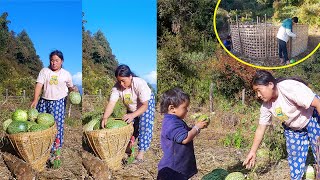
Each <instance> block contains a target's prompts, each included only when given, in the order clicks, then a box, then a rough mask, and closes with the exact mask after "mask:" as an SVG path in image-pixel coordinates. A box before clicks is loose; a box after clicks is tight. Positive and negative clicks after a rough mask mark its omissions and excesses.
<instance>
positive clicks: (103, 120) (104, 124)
mask: <svg viewBox="0 0 320 180" xmlns="http://www.w3.org/2000/svg"><path fill="white" fill-rule="evenodd" d="M107 121H108V118H102V121H101V127H102V129H104V127H105V126H106V124H107Z"/></svg>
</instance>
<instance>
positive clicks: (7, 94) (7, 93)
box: [6, 89, 9, 100]
mask: <svg viewBox="0 0 320 180" xmlns="http://www.w3.org/2000/svg"><path fill="white" fill-rule="evenodd" d="M8 96H9V92H8V89H6V100H8Z"/></svg>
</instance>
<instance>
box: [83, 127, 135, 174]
mask: <svg viewBox="0 0 320 180" xmlns="http://www.w3.org/2000/svg"><path fill="white" fill-rule="evenodd" d="M84 133H85V135H86V137H87V139H88V142H89V145H90V147H91V149H92V150H93V151H94V153H95V154H96V155H97V156H98V157H99V158H100V159H102V160H103V161H105V162H106V164H107V165H108V167H109V168H110V169H112V170H118V169H120V168H121V162H122V158H124V156H125V151H126V147H127V146H128V143H129V140H130V138H131V136H132V133H133V126H132V124H129V125H127V126H125V127H121V128H117V129H99V130H93V131H85V132H84Z"/></svg>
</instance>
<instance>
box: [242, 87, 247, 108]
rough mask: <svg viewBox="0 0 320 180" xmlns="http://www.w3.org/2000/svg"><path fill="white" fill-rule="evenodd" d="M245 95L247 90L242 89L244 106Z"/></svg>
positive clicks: (243, 103)
mask: <svg viewBox="0 0 320 180" xmlns="http://www.w3.org/2000/svg"><path fill="white" fill-rule="evenodd" d="M245 94H246V89H242V105H245Z"/></svg>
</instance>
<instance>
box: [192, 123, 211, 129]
mask: <svg viewBox="0 0 320 180" xmlns="http://www.w3.org/2000/svg"><path fill="white" fill-rule="evenodd" d="M195 125H196V126H197V127H198V128H199V129H203V128H206V127H207V125H208V123H207V122H205V121H200V122H197V123H196V124H195Z"/></svg>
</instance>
